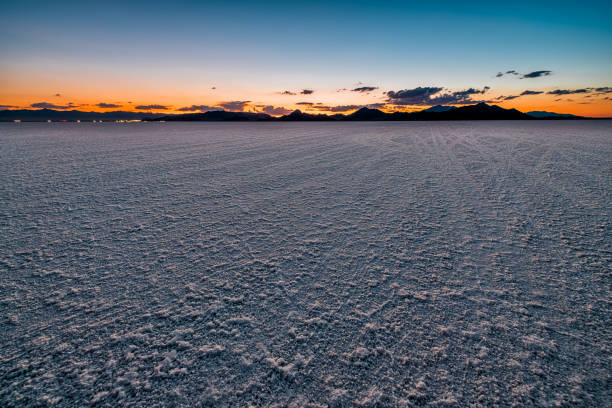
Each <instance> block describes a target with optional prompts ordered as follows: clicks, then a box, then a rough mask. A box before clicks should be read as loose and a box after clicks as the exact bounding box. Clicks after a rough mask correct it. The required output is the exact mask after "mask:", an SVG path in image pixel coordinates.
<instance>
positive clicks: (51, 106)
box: [30, 102, 81, 110]
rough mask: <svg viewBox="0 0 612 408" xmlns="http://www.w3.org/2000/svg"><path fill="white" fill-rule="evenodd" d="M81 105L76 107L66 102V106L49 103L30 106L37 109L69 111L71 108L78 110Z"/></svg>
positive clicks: (37, 103)
mask: <svg viewBox="0 0 612 408" xmlns="http://www.w3.org/2000/svg"><path fill="white" fill-rule="evenodd" d="M79 106H81V105H77V104H74V103H72V102H68V104H66V105H56V104H54V103H51V102H36V103H33V104H31V105H30V107H31V108H37V109H59V110H62V109H71V108H78V107H79Z"/></svg>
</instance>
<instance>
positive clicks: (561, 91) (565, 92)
mask: <svg viewBox="0 0 612 408" xmlns="http://www.w3.org/2000/svg"><path fill="white" fill-rule="evenodd" d="M587 92H589V90H588V89H586V88H581V89H555V90H554V91H549V92H547V93H548V94H549V95H571V94H581V93H587Z"/></svg>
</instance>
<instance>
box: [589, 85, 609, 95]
mask: <svg viewBox="0 0 612 408" xmlns="http://www.w3.org/2000/svg"><path fill="white" fill-rule="evenodd" d="M591 90H592V91H593V92H597V93H598V94H599V95H602V94H608V93H612V87H609V86H603V87H601V88H591Z"/></svg>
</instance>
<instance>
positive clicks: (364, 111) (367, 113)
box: [347, 107, 388, 120]
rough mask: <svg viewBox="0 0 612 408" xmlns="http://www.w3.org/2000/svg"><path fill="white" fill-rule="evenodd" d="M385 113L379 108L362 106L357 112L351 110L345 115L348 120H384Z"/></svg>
mask: <svg viewBox="0 0 612 408" xmlns="http://www.w3.org/2000/svg"><path fill="white" fill-rule="evenodd" d="M387 115H388V114H387V113H385V112H383V111H381V110H379V109H370V108H366V107H363V108H361V109H359V110H358V111H357V112H353V113H351V114H350V115H348V116H347V119H349V120H385V118H386V117H387Z"/></svg>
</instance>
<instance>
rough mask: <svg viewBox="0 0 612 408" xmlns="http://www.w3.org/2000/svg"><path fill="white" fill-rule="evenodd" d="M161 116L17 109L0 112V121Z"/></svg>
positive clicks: (132, 113) (153, 114)
mask: <svg viewBox="0 0 612 408" xmlns="http://www.w3.org/2000/svg"><path fill="white" fill-rule="evenodd" d="M159 116H162V115H161V114H159V113H143V112H125V111H114V112H84V111H79V110H69V111H64V110H54V109H19V110H3V111H0V121H4V122H6V121H13V120H21V121H23V122H44V121H47V120H53V121H60V120H67V121H77V120H83V121H90V120H108V121H115V120H139V119H152V118H156V117H159Z"/></svg>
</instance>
